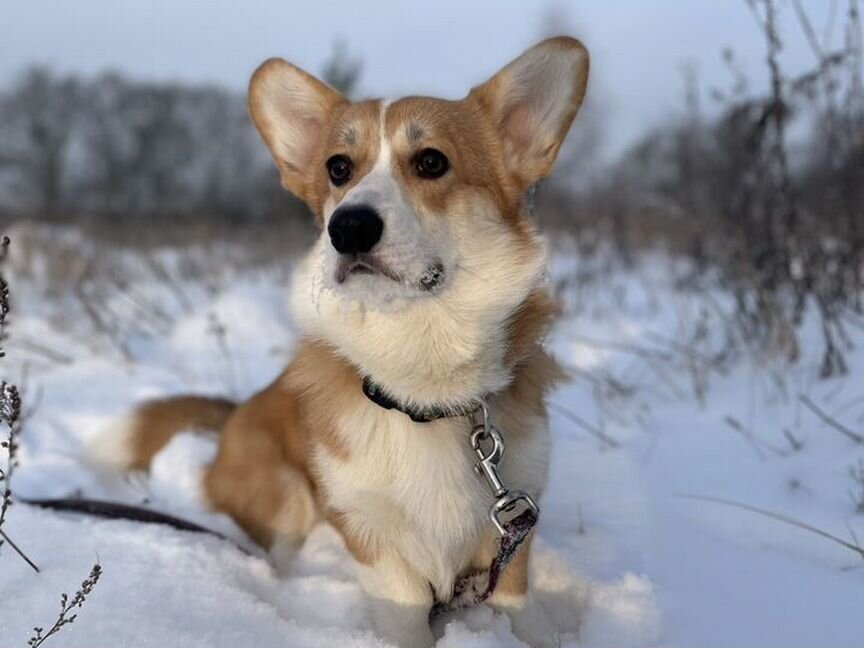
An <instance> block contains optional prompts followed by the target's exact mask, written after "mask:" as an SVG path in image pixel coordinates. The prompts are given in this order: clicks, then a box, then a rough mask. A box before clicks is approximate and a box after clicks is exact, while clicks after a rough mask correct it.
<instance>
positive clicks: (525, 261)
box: [96, 37, 588, 648]
mask: <svg viewBox="0 0 864 648" xmlns="http://www.w3.org/2000/svg"><path fill="white" fill-rule="evenodd" d="M587 80H588V53H587V51H586V49H585V47H584V46H583V45H582V44H581V43H580V42H579V41H577V40H574V39H572V38H567V37H558V38H552V39H549V40H546V41H543V42H541V43H540V44H538V45H536V46H535V47H532V48H531V49H529V50H527V51H526V52H525V53H523V54H522V55H521V56H519V57H518V58H517V59H515V60H514V61H512V62H511V63H510V64H508V65H507V66H506V67H504V68H503V69H502V70H501V71H500V72H498V73H497V74H495V76H493V77H492V78H491V79H490V80H489V81H487V82H486V83H484V84H482V85H479V86H477V87H475V88H474V89H473V90H471V91H470V92H469V93H468V95H467V96H466V97H465V98H464V99H461V100H459V101H449V100H443V99H434V98H428V97H405V98H402V99H395V100H373V101H358V102H351V101H349V100H347V99H346V98H345V97H343V96H342V95H341V94H340V93H339V92H337V91H336V90H334V89H333V88H330V87H329V86H327V85H326V84H324V83H323V82H321V81H319V80H318V79H316V78H315V77H313V76H312V75H310V74H308V73H307V72H304V71H303V70H301V69H300V68H298V67H296V66H294V65H292V64H290V63H288V62H286V61H284V60H281V59H270V60H268V61H266V62H265V63H263V64H262V65H261V66H260V67H259V68H258V69H257V71H256V72H255V73H254V75H253V76H252V80H251V82H250V86H249V110H250V114H251V117H252V120H253V122H254V124H255V127H256V128H257V129H258V131H259V133H260V134H261V137H262V138H263V140H264V142H265V143H266V144H267V146H268V147H269V149H270V151H271V153H272V155H273V158H274V159H275V161H276V165H277V166H278V168H279V171H280V174H281V180H282V185H283V186H284V187H285V188H286V189H287V190H288V191H290V192H292V193H293V194H295V195H296V196H298V197H299V198H300V199H302V200H303V201H305V202H306V204H307V205H308V206H309V208H310V209H311V211H312V213H313V214H314V215H315V218H316V220H317V223H318V225H319V227H320V230H321V234H320V236H319V237H318V239H317V242H316V243H315V244H314V245H313V247H312V249H311V250H310V251H309V253H308V254H307V256H306V257H305V259H304V260H303V262H302V263H301V265H300V266H299V268H298V270H297V272H296V273H295V277H294V280H293V284H292V287H291V297H290V301H291V308H292V309H293V315H294V317H295V318H296V320H297V322H298V323H299V326H300V329H301V330H302V331H303V334H302V335H303V337H302V340H301V342H300V343H299V345H298V349H297V352H296V357H295V358H294V359H293V361H292V362H291V364H290V365H289V366H288V367H287V369H285V371H284V372H283V373H282V374H281V375H280V376H279V377H278V378H277V379H276V380H275V381H274V382H273V383H272V384H271V385H270V386H269V387H267V388H265V389H264V390H263V391H261V392H260V393H258V394H256V395H255V396H253V397H252V398H251V399H250V400H248V401H247V402H245V403H241V404H234V403H230V402H227V401H223V400H217V399H208V398H199V397H191V396H189V397H176V398H169V399H165V400H161V401H154V402H149V403H145V404H143V405H140V406H139V407H138V408H137V409H135V410H134V411H133V412H132V413H131V414H130V415H128V416H127V417H126V418H125V419H123V422H122V424H119V425H115V426H114V427H113V429H112V431H111V435H112V436H111V437H109V438H106V437H104V436H103V437H102V441H101V442H100V443H101V444H102V445H101V447H98V448H96V451H97V453H98V454H99V455H100V456H101V457H103V458H105V459H107V460H109V461H110V462H111V463H112V464H113V465H114V466H118V467H122V468H126V469H131V468H138V469H146V468H147V467H148V465H149V463H150V461H151V459H152V458H153V456H154V455H155V454H156V453H157V452H158V451H159V450H160V449H161V448H162V447H163V446H164V445H165V444H166V443H167V442H168V440H169V439H170V438H171V437H172V435H174V434H176V433H178V432H181V431H183V430H189V429H200V428H211V429H218V430H221V436H220V442H219V450H218V454H217V457H216V459H215V461H214V462H213V463H212V465H210V466H209V467H208V469H207V473H206V477H205V483H204V491H205V493H206V496H207V498H208V501H209V504H210V505H211V506H212V508H213V509H214V510H216V511H221V512H225V513H227V514H229V515H230V516H232V517H233V519H234V520H235V521H236V522H237V524H238V525H240V526H241V527H242V528H243V529H244V530H245V531H246V533H247V534H248V535H249V536H250V537H251V538H252V539H254V540H255V541H256V542H258V543H260V544H261V545H263V546H264V547H265V548H268V549H269V550H270V551H271V552H272V554H273V556H274V560H276V561H277V562H279V563H283V564H284V563H285V562H286V561H290V559H291V557H292V555H293V554H294V553H295V552H296V551H297V549H298V547H299V546H300V544H301V543H302V542H303V540H304V538H305V536H306V535H307V534H308V533H309V531H310V530H311V529H312V527H313V526H314V525H316V524H317V523H319V522H321V521H326V522H329V523H330V524H331V525H333V527H335V528H336V529H337V530H338V531H339V532H340V533H341V535H342V537H343V538H344V541H345V545H346V547H347V549H348V550H349V551H350V553H351V554H352V555H353V557H354V559H355V562H356V565H357V568H358V578H359V580H360V582H361V584H362V586H363V588H364V590H365V591H366V592H367V594H368V600H369V602H370V609H371V616H372V619H373V622H374V624H375V627H376V629H377V631H378V632H379V633H380V635H381V636H382V637H383V638H385V639H386V640H388V641H390V642H392V643H393V644H395V645H398V646H403V647H408V648H414V647H423V646H430V645H432V644H433V643H434V641H435V639H434V636H433V633H432V631H431V629H430V626H429V614H430V610H431V609H432V607H433V604H435V602H436V601H447V600H449V599H450V598H451V596H452V594H453V589H454V584H456V583H457V582H458V579H459V578H460V576H461V575H463V574H465V573H467V572H469V571H470V570H472V569H473V570H476V569H483V568H488V567H489V565H490V563H491V561H492V560H493V559H494V557H495V555H496V552H497V551H498V546H499V532H498V531H497V530H496V528H495V526H494V525H493V524H492V523H491V522H490V518H489V509H490V506H491V505H492V504H493V502H494V496H493V493H492V492H491V491H490V489H489V488H488V487H487V484H486V483H485V482H484V481H483V479H482V478H481V476H478V474H477V471H476V470H475V468H476V467H475V464H476V462H477V456H476V454H475V452H474V451H473V450H472V447H471V445H470V443H469V438H470V437H471V434H472V430H474V426H475V424H476V409H477V406H478V404H479V403H481V402H483V403H485V406H486V407H487V408H488V412H489V416H490V417H491V420H492V421H493V422H494V425H495V427H496V428H497V429H498V430H500V432H501V436H502V437H503V439H504V442H505V444H506V450H507V451H506V455H505V457H504V458H503V460H502V462H501V464H500V470H501V472H500V475H501V480H502V481H503V482H504V483H506V484H507V485H508V486H509V487H511V488H513V489H519V490H520V491H523V492H525V493H527V494H529V495H530V496H532V497H533V498H535V499H539V497H540V496H541V494H542V492H543V488H544V485H545V482H546V479H547V468H548V463H549V433H548V427H547V412H546V404H545V399H546V396H547V394H548V392H549V391H550V389H551V387H552V386H553V385H554V384H555V382H556V381H557V380H558V379H559V378H560V377H561V375H562V372H561V370H560V369H559V367H558V365H557V364H556V363H555V361H554V360H553V359H552V358H551V357H550V356H549V355H548V354H547V352H546V351H545V350H544V348H543V339H544V336H545V334H546V332H547V330H548V329H549V327H550V325H551V323H552V320H553V318H554V316H555V313H556V305H555V302H554V300H553V299H552V297H551V295H550V290H549V287H548V286H547V282H546V277H545V272H546V258H545V250H544V246H543V243H542V241H541V238H540V237H539V235H538V233H537V231H536V230H535V225H534V223H533V222H532V220H531V218H530V214H529V213H527V209H526V208H525V195H526V192H527V191H528V190H529V189H530V188H532V187H533V186H534V184H535V183H536V182H537V181H538V180H540V179H541V178H543V177H544V176H546V175H547V174H549V172H550V171H551V169H552V166H553V164H554V162H555V159H556V157H557V155H558V151H559V149H560V148H561V144H562V141H563V140H564V137H565V135H566V134H567V131H568V130H569V128H570V124H571V122H572V121H573V119H574V117H575V116H576V113H577V111H578V110H579V106H580V104H581V103H582V100H583V97H584V95H585V89H586V84H587ZM373 396H374V397H373ZM530 539H531V538H530V535H529V536H528V538H527V540H526V541H525V542H524V543H523V544H522V547H521V548H520V549H519V551H518V553H517V554H516V555H515V558H514V559H513V560H512V561H511V562H510V563H509V565H508V566H507V567H506V569H504V571H503V573H502V574H501V575H500V578H499V579H498V582H497V587H496V588H495V590H494V592H493V593H492V594H491V596H490V598H489V599H488V600H487V603H488V604H489V605H491V606H492V607H493V608H495V609H497V610H501V611H503V612H505V613H506V614H508V615H509V616H510V618H511V620H512V627H513V630H514V632H515V634H516V635H517V636H519V637H520V638H522V639H523V640H524V641H526V642H527V643H528V644H530V645H532V646H543V647H546V646H555V645H557V644H558V640H557V632H556V630H555V628H554V627H553V625H552V623H551V622H550V621H549V619H548V618H547V617H546V616H545V614H544V612H543V610H542V609H541V607H540V606H539V604H538V603H537V601H536V600H535V597H534V596H533V595H532V593H531V591H530V590H529V578H528V563H529V546H528V545H529V544H530Z"/></svg>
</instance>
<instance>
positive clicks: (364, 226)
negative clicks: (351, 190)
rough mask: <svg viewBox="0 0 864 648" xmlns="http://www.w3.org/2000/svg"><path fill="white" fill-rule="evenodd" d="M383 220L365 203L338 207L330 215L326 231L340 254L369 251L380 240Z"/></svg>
mask: <svg viewBox="0 0 864 648" xmlns="http://www.w3.org/2000/svg"><path fill="white" fill-rule="evenodd" d="M383 231H384V221H382V220H381V217H380V216H379V215H378V212H376V211H375V210H374V209H372V208H371V207H368V206H367V205H352V206H350V207H347V206H346V207H340V208H339V209H337V210H336V211H335V212H333V216H331V217H330V224H329V225H328V226H327V232H328V233H329V234H330V242H331V243H332V244H333V247H334V248H336V251H337V252H339V253H340V254H356V253H358V252H369V250H371V249H372V248H373V247H375V244H376V243H377V242H378V241H380V240H381V233H382V232H383Z"/></svg>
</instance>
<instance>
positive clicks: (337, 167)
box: [327, 155, 352, 187]
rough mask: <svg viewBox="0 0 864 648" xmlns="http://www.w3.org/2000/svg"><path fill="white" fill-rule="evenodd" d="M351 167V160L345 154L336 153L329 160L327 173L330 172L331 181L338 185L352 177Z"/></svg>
mask: <svg viewBox="0 0 864 648" xmlns="http://www.w3.org/2000/svg"><path fill="white" fill-rule="evenodd" d="M351 169H352V164H351V160H350V159H349V158H347V157H345V156H344V155H334V156H333V157H331V158H330V159H329V160H327V173H329V174H330V182H332V183H333V184H334V185H336V186H337V187H339V186H342V185H343V184H345V183H346V182H348V181H349V180H350V179H351Z"/></svg>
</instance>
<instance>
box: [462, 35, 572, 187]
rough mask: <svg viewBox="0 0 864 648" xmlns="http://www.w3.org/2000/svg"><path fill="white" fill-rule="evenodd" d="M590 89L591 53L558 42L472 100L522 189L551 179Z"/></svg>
mask: <svg viewBox="0 0 864 648" xmlns="http://www.w3.org/2000/svg"><path fill="white" fill-rule="evenodd" d="M587 84H588V50H586V49H585V47H584V46H583V45H582V43H580V42H579V41H578V40H575V39H573V38H568V37H566V36H559V37H557V38H550V39H549V40H545V41H543V42H542V43H540V44H538V45H535V46H534V47H532V48H531V49H529V50H528V51H527V52H525V53H524V54H522V56H520V57H519V58H517V59H516V60H514V61H513V62H511V63H510V64H509V65H507V66H506V67H505V68H504V69H502V70H501V71H500V72H498V74H496V75H495V76H494V77H492V78H491V79H490V80H489V81H487V82H486V83H484V84H483V85H481V86H478V87H476V88H474V89H473V90H472V91H471V93H470V95H469V97H473V98H475V99H476V100H477V101H479V102H480V104H481V106H482V108H483V110H485V111H486V112H487V114H488V115H489V116H490V117H491V119H492V123H493V124H494V125H495V127H496V128H497V130H498V133H499V136H500V137H501V141H502V143H503V146H504V160H505V164H506V165H507V168H508V170H509V171H510V173H512V174H513V176H514V177H516V178H518V179H519V181H520V184H522V188H523V189H527V188H528V187H529V186H531V185H532V184H534V183H535V182H537V181H538V180H539V179H540V178H543V177H544V176H546V175H548V174H549V172H550V171H551V170H552V165H553V164H554V163H555V158H556V157H557V156H558V150H559V149H560V148H561V144H562V142H563V141H564V137H565V136H566V135H567V131H568V130H569V129H570V124H571V123H572V121H573V118H574V117H575V116H576V113H577V112H578V111H579V106H581V105H582V99H583V98H584V97H585V88H586V86H587Z"/></svg>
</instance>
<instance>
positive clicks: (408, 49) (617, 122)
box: [0, 0, 846, 149]
mask: <svg viewBox="0 0 864 648" xmlns="http://www.w3.org/2000/svg"><path fill="white" fill-rule="evenodd" d="M831 2H832V0H804V5H805V6H807V7H808V8H809V10H810V11H811V12H812V14H813V18H814V22H815V23H816V26H817V29H818V30H819V31H820V32H821V31H822V28H823V24H824V22H825V16H826V15H827V13H828V12H827V8H828V7H829V6H830V4H831ZM837 4H838V8H839V12H838V14H839V15H838V27H839V25H840V19H842V17H843V16H842V14H843V10H845V6H846V1H845V0H838V3H837ZM780 5H781V15H782V18H783V29H784V34H785V40H786V44H787V51H786V53H785V54H784V57H785V59H786V61H787V63H788V65H789V67H790V69H792V70H800V69H802V68H803V67H804V66H810V65H812V64H813V61H814V59H813V56H812V54H811V53H810V51H809V50H808V49H807V48H806V46H805V44H804V40H803V37H802V35H801V31H800V29H799V28H798V25H797V23H795V21H794V14H793V10H792V5H791V4H790V2H789V0H780ZM551 16H554V17H555V19H554V20H553V19H551V18H550V17H551ZM550 23H554V27H553V26H551V25H550ZM553 31H554V32H560V33H569V34H572V35H575V36H577V37H579V38H581V39H582V40H584V41H585V43H586V44H587V45H588V47H589V49H590V50H591V53H592V74H593V77H592V92H593V93H594V95H595V98H596V99H599V100H600V102H599V103H600V105H601V106H602V107H603V109H604V110H605V111H606V112H607V113H608V114H607V119H606V128H607V130H608V138H609V140H611V143H612V146H613V148H615V149H618V148H620V147H621V146H623V145H624V144H626V143H627V142H629V141H632V139H633V138H634V137H635V136H636V135H638V133H640V132H641V131H642V130H643V129H644V128H645V126H646V125H650V124H653V123H656V122H658V121H659V120H661V119H662V118H663V117H664V116H665V115H667V114H668V113H670V112H672V111H675V110H680V106H681V95H682V82H681V74H680V71H679V69H680V67H681V66H682V64H684V63H685V62H687V61H694V62H697V64H698V66H699V73H700V78H701V81H702V85H703V87H705V88H707V87H709V86H711V85H717V84H719V85H725V84H726V83H727V81H728V74H727V73H726V70H725V69H724V68H723V66H722V64H721V62H720V51H721V49H722V48H724V47H733V48H734V49H735V50H736V53H737V54H738V57H739V59H740V60H741V61H743V62H744V63H746V64H747V70H748V72H749V73H750V74H751V76H752V78H753V80H754V82H755V83H754V84H758V83H761V82H764V78H765V73H764V70H763V66H762V60H763V57H764V44H763V42H762V40H761V38H760V36H759V33H758V31H757V29H756V26H755V23H754V20H753V18H752V16H751V15H750V13H749V10H748V9H747V6H746V4H745V2H744V0H662V1H661V0H569V1H563V0H559V1H557V2H543V1H539V0H538V1H527V0H521V1H517V0H474V1H472V2H467V1H459V0H436V1H435V2H418V1H402V2H398V1H396V0H386V1H385V0H377V1H374V0H367V1H366V2H360V1H358V0H353V1H350V0H328V1H326V2H303V3H300V2H288V1H286V0H257V1H255V0H253V1H247V2H240V1H236V0H235V1H233V2H231V1H229V0H0V84H5V83H8V82H9V81H10V80H11V79H12V78H14V74H15V73H16V72H17V71H18V70H20V69H21V68H22V67H24V66H25V65H27V64H30V63H34V62H40V63H47V64H50V65H52V66H55V67H57V68H59V69H61V70H64V71H78V72H85V73H94V72H98V71H101V70H103V69H106V68H116V69H120V70H122V71H125V72H128V73H130V74H133V75H137V76H140V77H146V78H157V79H181V80H187V81H196V82H204V81H208V82H217V83H219V84H222V85H225V86H228V87H232V88H237V89H241V88H243V87H244V86H245V83H246V80H247V78H248V76H249V74H250V72H251V71H252V70H253V69H254V67H255V66H256V65H257V64H258V63H259V62H260V61H262V60H263V59H265V58H267V57H268V56H273V55H279V56H283V57H285V58H287V59H289V60H291V61H293V62H295V63H297V64H299V65H301V66H303V67H306V68H307V69H309V70H310V71H313V72H318V71H320V69H321V64H322V62H323V61H324V60H325V59H326V58H327V56H328V54H329V53H330V51H331V48H332V44H333V42H334V40H335V39H337V38H343V39H344V40H345V41H346V42H347V44H348V46H349V50H350V51H351V52H352V53H354V54H357V55H359V56H360V57H362V59H363V61H364V71H363V78H362V83H361V86H362V87H361V91H362V93H363V94H366V95H376V96H379V95H383V96H394V95H398V94H404V93H411V94H433V95H442V96H448V97H458V96H461V95H462V94H464V93H465V91H466V90H467V89H468V88H469V87H470V86H471V85H473V84H475V83H477V82H479V81H482V80H483V79H484V78H486V77H487V76H489V75H491V74H492V73H493V72H494V71H495V70H496V69H497V68H498V67H499V66H501V65H503V64H504V63H506V62H507V61H508V60H509V59H510V58H512V57H513V56H515V55H516V54H518V53H519V52H520V51H521V50H522V49H524V48H525V47H527V46H529V45H531V44H532V43H533V42H534V41H536V40H539V38H540V37H541V36H545V35H550V34H551V33H552V32H553ZM704 107H705V109H706V110H710V109H711V101H710V100H708V99H706V100H705V101H704Z"/></svg>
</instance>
